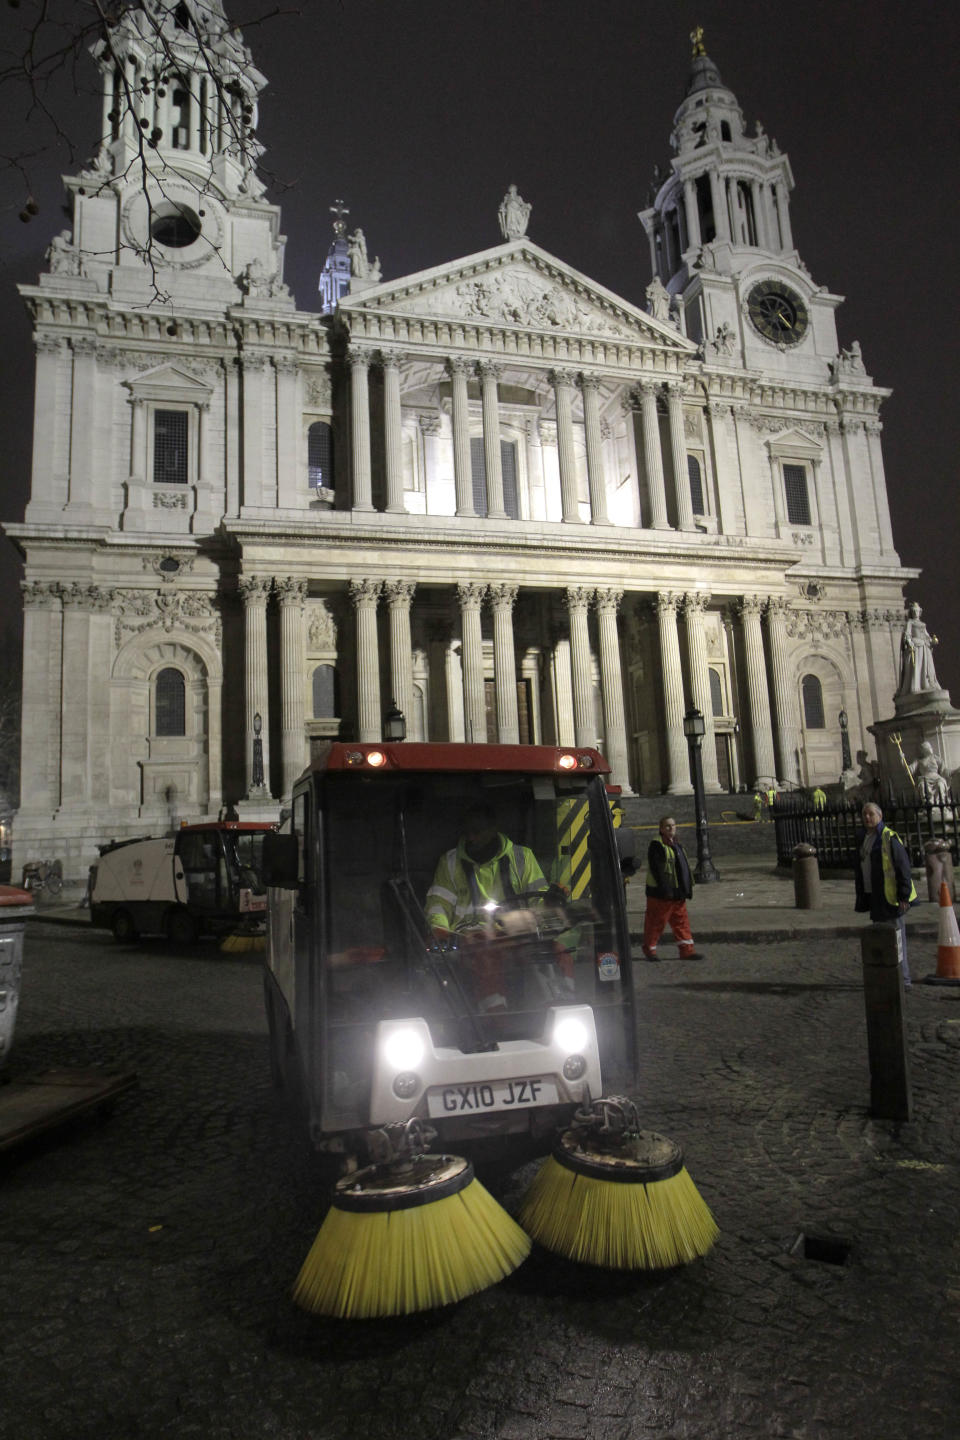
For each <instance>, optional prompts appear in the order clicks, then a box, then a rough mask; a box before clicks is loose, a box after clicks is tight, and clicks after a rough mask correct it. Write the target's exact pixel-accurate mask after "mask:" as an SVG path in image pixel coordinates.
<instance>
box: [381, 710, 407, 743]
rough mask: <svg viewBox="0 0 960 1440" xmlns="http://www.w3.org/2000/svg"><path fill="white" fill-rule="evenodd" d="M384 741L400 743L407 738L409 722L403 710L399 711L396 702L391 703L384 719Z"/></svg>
mask: <svg viewBox="0 0 960 1440" xmlns="http://www.w3.org/2000/svg"><path fill="white" fill-rule="evenodd" d="M383 738H384V740H393V741H400V740H406V738H407V722H406V719H405V718H404V714H403V711H402V710H398V709H397V702H396V700H391V701H390V709H389V710H388V711H387V713H386V715H385V716H384V717H383Z"/></svg>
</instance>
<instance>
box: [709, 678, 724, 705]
mask: <svg viewBox="0 0 960 1440" xmlns="http://www.w3.org/2000/svg"><path fill="white" fill-rule="evenodd" d="M709 673H710V709H711V710H712V711H713V713H714V715H722V714H723V686H722V685H721V683H720V672H719V670H711V671H710V672H709Z"/></svg>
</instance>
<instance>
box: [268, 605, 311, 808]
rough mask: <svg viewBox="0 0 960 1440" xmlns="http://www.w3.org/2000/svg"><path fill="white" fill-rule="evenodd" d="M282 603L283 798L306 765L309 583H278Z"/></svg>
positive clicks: (281, 714) (281, 725) (291, 788)
mask: <svg viewBox="0 0 960 1440" xmlns="http://www.w3.org/2000/svg"><path fill="white" fill-rule="evenodd" d="M276 590H277V595H278V597H279V600H280V746H281V755H282V763H283V794H284V795H285V796H289V795H291V794H292V792H293V785H294V781H295V780H296V778H297V776H298V775H299V774H300V772H301V770H302V769H303V767H304V766H305V765H306V763H307V744H306V737H305V733H304V721H305V719H306V708H305V705H304V693H303V675H304V670H305V668H306V663H305V648H304V633H303V605H304V601H305V600H306V598H307V582H306V580H294V579H292V578H287V579H284V580H278V581H277V582H276Z"/></svg>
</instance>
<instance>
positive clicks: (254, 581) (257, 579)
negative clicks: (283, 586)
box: [237, 575, 272, 605]
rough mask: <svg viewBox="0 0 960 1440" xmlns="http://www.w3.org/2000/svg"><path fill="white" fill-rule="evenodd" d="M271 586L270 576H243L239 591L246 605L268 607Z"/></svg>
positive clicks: (238, 585)
mask: <svg viewBox="0 0 960 1440" xmlns="http://www.w3.org/2000/svg"><path fill="white" fill-rule="evenodd" d="M271 584H272V582H271V580H270V577H269V575H241V576H240V579H239V580H238V581H237V590H238V591H239V592H240V597H241V599H242V600H243V603H244V605H266V603H267V597H268V596H269V594H270V587H271Z"/></svg>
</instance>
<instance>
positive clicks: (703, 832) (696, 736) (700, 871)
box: [683, 706, 720, 885]
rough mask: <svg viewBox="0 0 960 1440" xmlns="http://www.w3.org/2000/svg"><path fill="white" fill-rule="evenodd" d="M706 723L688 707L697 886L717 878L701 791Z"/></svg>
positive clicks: (685, 721) (685, 723)
mask: <svg viewBox="0 0 960 1440" xmlns="http://www.w3.org/2000/svg"><path fill="white" fill-rule="evenodd" d="M706 728H707V726H706V722H705V721H704V718H703V716H702V714H701V713H700V711H699V710H698V709H697V708H696V707H695V706H691V707H690V709H689V710H688V711H687V713H686V715H684V717H683V733H684V735H686V737H687V746H688V748H689V751H690V778H691V780H692V781H693V805H694V809H695V811H696V816H697V868H696V870H694V872H693V878H694V880H696V882H697V884H698V885H706V884H709V883H710V881H712V880H719V879H720V876H719V875H718V874H717V872H716V870H715V869H714V868H713V861H712V860H711V859H710V834H709V831H708V830H707V807H706V802H705V800H704V794H703V756H702V754H701V747H702V745H703V737H704V734H705V732H706Z"/></svg>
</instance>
